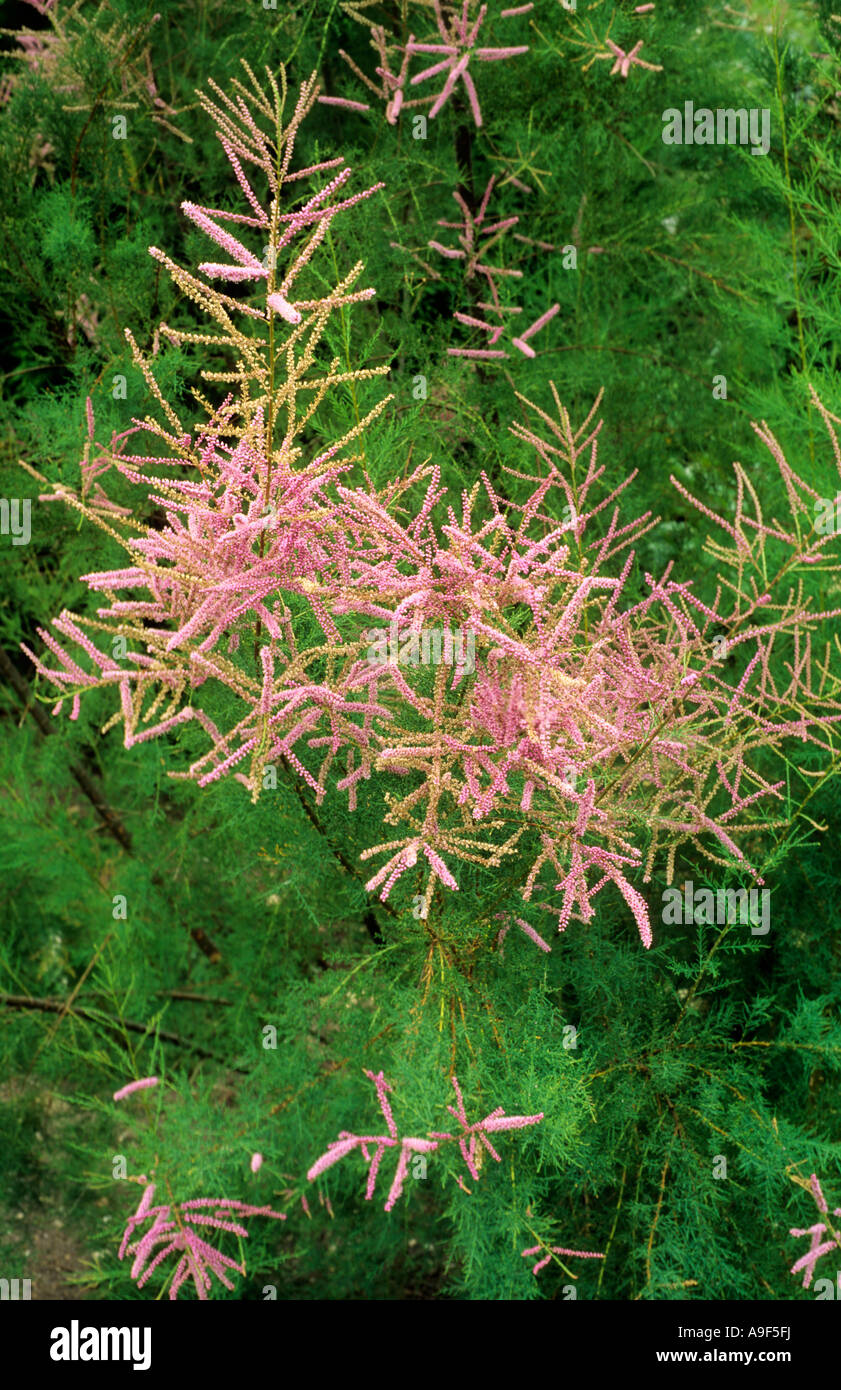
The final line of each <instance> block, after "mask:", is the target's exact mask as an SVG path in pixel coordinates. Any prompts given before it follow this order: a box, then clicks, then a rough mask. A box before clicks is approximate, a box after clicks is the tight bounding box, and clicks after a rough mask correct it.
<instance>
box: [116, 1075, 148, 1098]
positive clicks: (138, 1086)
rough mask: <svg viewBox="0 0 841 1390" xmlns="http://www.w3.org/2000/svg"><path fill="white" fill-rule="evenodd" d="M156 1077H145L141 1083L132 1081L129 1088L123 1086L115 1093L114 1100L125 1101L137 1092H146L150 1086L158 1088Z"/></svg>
mask: <svg viewBox="0 0 841 1390" xmlns="http://www.w3.org/2000/svg"><path fill="white" fill-rule="evenodd" d="M157 1084H158V1078H157V1077H156V1076H144V1077H143V1079H142V1080H141V1081H130V1082H129V1084H128V1085H127V1086H123V1087H122V1088H121V1089H120V1090H119V1091H115V1092H114V1096H113V1099H114V1100H125V1098H126V1096H131V1095H133V1094H134V1092H135V1091H145V1090H147V1089H148V1088H149V1087H150V1086H157Z"/></svg>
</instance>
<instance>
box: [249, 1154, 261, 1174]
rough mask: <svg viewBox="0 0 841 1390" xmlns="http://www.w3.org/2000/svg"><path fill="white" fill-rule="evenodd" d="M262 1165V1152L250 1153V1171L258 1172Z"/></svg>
mask: <svg viewBox="0 0 841 1390" xmlns="http://www.w3.org/2000/svg"><path fill="white" fill-rule="evenodd" d="M262 1166H263V1155H262V1154H252V1155H251V1171H252V1173H259V1171H260V1169H261V1168H262Z"/></svg>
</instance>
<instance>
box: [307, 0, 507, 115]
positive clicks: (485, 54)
mask: <svg viewBox="0 0 841 1390" xmlns="http://www.w3.org/2000/svg"><path fill="white" fill-rule="evenodd" d="M432 3H433V9H434V13H435V23H436V25H437V28H438V40H437V41H436V42H434V43H426V42H425V43H419V42H417V40H416V39H415V36H414V34H410V35H409V39H408V42H407V43H406V44H405V45H402V44H396V43H395V44H391V45H390V44H389V43H388V40H387V38H386V34H385V31H384V29H383V28H382V26H377V25H372V29H371V46H372V47H373V49H374V51H375V53H376V55H377V57H378V59H379V63H378V64H377V68H376V73H377V76H378V77H379V79H380V84H381V85H380V87H377V85H376V83H374V82H373V81H372V80H371V78H369V77H367V76H366V74H365V73H364V72H362V70H361V69H360V68H359V67H358V66H357V64H356V63H355V62H354V61H353V59H352V58H350V57H349V55H348V54H347V53H345V51H344V49H339V52H340V54H341V56H342V58H344V60H345V62H346V63H347V64H348V66H349V67H350V68H352V70H353V71H354V73H355V74H356V76H357V77H358V78H359V79H360V80H361V81H362V82H363V83H364V84H365V86H366V87H368V88H369V90H370V91H372V92H373V93H374V94H375V96H377V97H379V98H380V99H381V100H383V101H384V102H385V118H386V120H387V121H388V122H389V124H390V125H395V124H396V122H397V117H398V115H399V114H400V111H401V110H404V109H405V110H409V109H410V108H412V107H418V106H423V105H427V104H429V112H428V114H429V117H430V119H433V118H434V117H435V116H437V115H438V112H439V111H440V110H441V108H442V107H443V106H444V105H445V103H446V102H447V101H449V99H450V97H451V96H452V95H453V93H454V92H455V91H456V90H457V88H458V86H459V84H460V85H461V86H462V87H463V88H464V91H465V93H466V95H467V100H468V102H469V104H470V110H471V112H472V115H473V120H474V121H475V123H476V125H477V127H478V126H481V125H482V109H481V107H480V105H479V98H478V95H477V93H476V86H475V83H474V81H473V75H472V72H471V63H473V62H480V63H493V62H499V61H500V60H503V59H506V58H516V57H518V56H519V55H520V54H522V53H528V45H523V44H520V45H517V46H515V47H511V46H508V47H505V48H483V47H481V46H480V45H479V44H478V43H477V40H478V38H479V31H480V30H481V28H482V26H483V24H484V22H485V19H486V18H487V14H488V7H487V5H482V6H480V9H479V12H478V14H477V16H476V18H475V19H474V20H473V22H472V23H471V22H470V19H469V10H470V0H464V3H463V6H462V10H461V14H458V13H456V14H455V15H454V16H453V17H452V18H451V19H450V20H449V22H448V21H447V19H446V18H445V15H444V10H443V7H442V5H441V0H432ZM533 8H534V5H533V4H528V5H517V6H513V7H510V8H508V9H504V10H502V11H501V18H503V19H508V18H513V17H515V16H517V15H523V14H528V13H529V11H531V10H532V9H533ZM390 48H391V49H393V50H395V51H396V53H397V54H398V56H399V58H400V65H399V67H398V68H397V71H396V72H395V71H393V70H392V65H391V59H390V54H389V49H390ZM417 54H424V55H429V56H430V57H432V58H434V59H435V61H434V62H433V63H431V64H430V66H429V67H426V68H424V69H423V71H422V72H419V73H416V74H415V76H414V77H412V78H411V79H409V76H408V73H409V60H410V58H411V57H414V56H415V55H417ZM473 71H474V72H475V67H474V68H473ZM445 74H446V75H445ZM444 75H445V76H444ZM441 76H444V84H443V86H442V87H441V90H440V91H439V92H438V93H437V95H435V96H431V97H428V98H420V99H418V100H414V101H407V100H406V99H405V98H406V87H407V85H408V86H409V87H416V86H418V84H419V83H421V82H427V81H429V79H430V78H432V77H441ZM319 101H321V102H323V103H324V104H325V105H328V106H342V107H345V108H346V109H347V110H349V111H370V109H371V107H370V103H368V102H364V101H353V100H351V99H349V98H345V97H319Z"/></svg>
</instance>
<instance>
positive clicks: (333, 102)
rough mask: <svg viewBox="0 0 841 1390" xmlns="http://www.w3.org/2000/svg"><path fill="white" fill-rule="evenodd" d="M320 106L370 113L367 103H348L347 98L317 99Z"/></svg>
mask: <svg viewBox="0 0 841 1390" xmlns="http://www.w3.org/2000/svg"><path fill="white" fill-rule="evenodd" d="M318 101H319V104H320V105H321V106H343V107H344V108H345V110H346V111H370V110H371V107H370V106H369V104H368V102H367V101H350V100H349V99H348V98H347V97H319V98H318Z"/></svg>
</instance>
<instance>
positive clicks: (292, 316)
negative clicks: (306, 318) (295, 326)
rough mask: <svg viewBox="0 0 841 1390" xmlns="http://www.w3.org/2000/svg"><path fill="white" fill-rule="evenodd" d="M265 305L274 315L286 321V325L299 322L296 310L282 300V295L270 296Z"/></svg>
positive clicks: (299, 317) (299, 318)
mask: <svg viewBox="0 0 841 1390" xmlns="http://www.w3.org/2000/svg"><path fill="white" fill-rule="evenodd" d="M266 303H267V305H268V306H269V308H270V309H273V310H274V312H275V313H276V314H280V317H281V318H282V319H286V322H287V323H300V322H301V315H300V314H299V312H298V310H297V309H295V308H293V306H292V305H291V304H290V303H289V301H288V300H287V299H284V297H283V295H282V294H270V295H269V297H268V299H267V300H266Z"/></svg>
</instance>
